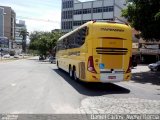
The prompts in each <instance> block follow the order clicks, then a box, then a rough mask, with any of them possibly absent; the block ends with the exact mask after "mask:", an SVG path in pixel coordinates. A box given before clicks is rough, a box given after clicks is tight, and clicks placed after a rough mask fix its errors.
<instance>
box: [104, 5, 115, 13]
mask: <svg viewBox="0 0 160 120" xmlns="http://www.w3.org/2000/svg"><path fill="white" fill-rule="evenodd" d="M112 11H113V6H106V7H103V12H112Z"/></svg>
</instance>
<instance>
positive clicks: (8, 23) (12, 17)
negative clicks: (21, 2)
mask: <svg viewBox="0 0 160 120" xmlns="http://www.w3.org/2000/svg"><path fill="white" fill-rule="evenodd" d="M0 8H3V9H4V12H3V13H4V14H3V17H4V36H5V37H7V38H8V39H9V40H15V22H16V13H15V12H14V11H13V9H12V8H11V7H7V6H0Z"/></svg>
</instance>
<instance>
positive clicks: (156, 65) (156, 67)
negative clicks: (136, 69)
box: [148, 61, 160, 71]
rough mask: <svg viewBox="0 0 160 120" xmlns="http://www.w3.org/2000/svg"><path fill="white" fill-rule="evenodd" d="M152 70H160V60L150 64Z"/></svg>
mask: <svg viewBox="0 0 160 120" xmlns="http://www.w3.org/2000/svg"><path fill="white" fill-rule="evenodd" d="M148 67H149V69H150V70H151V71H160V61H158V62H156V63H152V64H149V65H148Z"/></svg>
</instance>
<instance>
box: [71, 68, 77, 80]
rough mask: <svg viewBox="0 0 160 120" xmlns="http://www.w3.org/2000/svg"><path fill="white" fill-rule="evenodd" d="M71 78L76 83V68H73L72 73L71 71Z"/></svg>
mask: <svg viewBox="0 0 160 120" xmlns="http://www.w3.org/2000/svg"><path fill="white" fill-rule="evenodd" d="M72 78H73V79H74V80H75V81H78V78H77V74H76V68H75V67H74V68H73V71H72Z"/></svg>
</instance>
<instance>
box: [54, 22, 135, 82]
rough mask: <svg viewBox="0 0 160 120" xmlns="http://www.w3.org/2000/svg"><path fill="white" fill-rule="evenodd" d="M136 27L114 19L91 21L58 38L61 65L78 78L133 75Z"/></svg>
mask: <svg viewBox="0 0 160 120" xmlns="http://www.w3.org/2000/svg"><path fill="white" fill-rule="evenodd" d="M131 50H132V30H131V27H130V26H129V25H127V24H124V23H120V22H114V21H89V22H87V23H85V24H83V25H81V26H80V27H78V28H77V29H75V30H73V31H71V32H69V33H67V34H65V35H64V36H62V37H61V38H60V39H59V40H58V41H57V48H56V64H57V67H58V68H60V69H63V70H64V71H66V72H68V73H69V76H70V77H71V78H73V79H74V80H81V81H85V82H102V83H107V82H120V81H127V80H130V78H131V59H132V58H131V56H132V55H131V54H132V51H131Z"/></svg>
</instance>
